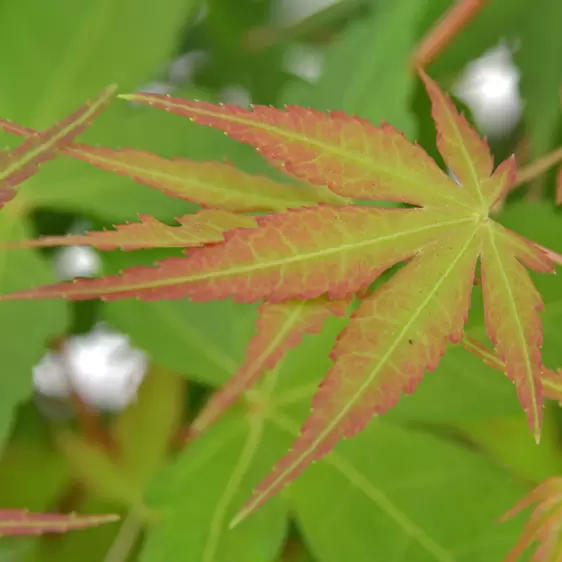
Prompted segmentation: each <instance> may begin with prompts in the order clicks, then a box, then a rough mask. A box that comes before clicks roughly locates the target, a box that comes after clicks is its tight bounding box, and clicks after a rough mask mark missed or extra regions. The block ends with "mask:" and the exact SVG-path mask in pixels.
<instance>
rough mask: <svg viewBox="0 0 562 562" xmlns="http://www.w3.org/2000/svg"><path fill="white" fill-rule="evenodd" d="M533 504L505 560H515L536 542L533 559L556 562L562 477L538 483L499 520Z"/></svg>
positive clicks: (561, 542)
mask: <svg viewBox="0 0 562 562" xmlns="http://www.w3.org/2000/svg"><path fill="white" fill-rule="evenodd" d="M533 504H537V505H536V507H535V509H534V511H533V513H532V515H531V517H530V519H529V520H528V521H527V523H526V524H525V527H524V529H523V533H522V535H521V537H520V539H519V541H518V542H517V544H516V545H515V546H514V547H513V549H512V551H511V552H510V553H509V554H508V556H507V558H505V560H504V562H517V560H519V558H520V557H521V556H522V555H523V553H524V552H525V551H526V550H527V549H528V548H529V547H530V546H531V545H532V544H533V543H535V542H536V543H538V547H537V550H536V551H535V553H534V555H533V558H532V560H533V562H559V560H560V555H561V554H562V534H561V533H560V525H561V524H562V478H560V477H555V478H549V479H548V480H546V481H544V482H542V483H541V484H539V485H538V486H537V487H536V488H535V489H534V490H533V491H532V492H531V493H530V494H529V495H528V496H526V497H525V498H523V500H521V501H520V502H519V503H518V504H517V505H516V506H515V507H513V508H512V509H510V510H509V511H508V512H507V513H506V514H505V515H504V516H503V517H502V519H501V520H502V521H506V520H507V519H511V518H512V517H515V516H517V515H518V514H519V513H520V512H521V511H523V510H524V509H527V508H529V507H530V506H531V505H533Z"/></svg>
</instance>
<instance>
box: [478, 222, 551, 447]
mask: <svg viewBox="0 0 562 562" xmlns="http://www.w3.org/2000/svg"><path fill="white" fill-rule="evenodd" d="M481 260H482V270H481V271H482V290H483V294H484V310H485V316H486V329H487V332H488V337H489V338H490V341H491V342H492V344H493V345H494V346H495V347H496V350H497V353H498V356H499V358H500V359H501V360H502V361H503V362H504V363H505V366H506V371H507V376H508V377H509V378H510V379H511V380H512V381H513V382H514V383H515V387H516V390H517V395H518V396H519V400H520V401H521V404H522V406H523V409H524V410H525V412H526V413H527V417H528V420H529V425H530V427H531V430H532V432H533V435H534V436H535V439H536V441H537V442H538V441H539V439H540V428H541V424H542V406H543V401H542V387H541V380H540V376H541V372H542V370H543V365H542V359H541V351H540V348H541V346H542V325H541V321H540V319H539V316H538V311H539V310H541V309H542V308H543V302H542V299H541V296H540V294H539V293H538V292H537V290H536V289H535V287H534V285H533V282H532V280H531V278H530V277H529V274H528V273H527V270H526V269H525V267H523V265H522V264H521V263H520V261H519V260H521V261H522V262H523V263H524V264H525V265H527V266H528V267H531V268H532V269H535V270H536V271H541V272H552V271H553V266H552V263H551V262H550V260H549V259H548V257H547V256H546V255H545V254H544V253H543V252H542V251H541V250H539V249H538V248H537V247H536V246H535V245H533V244H530V243H528V242H527V241H526V240H525V239H523V238H520V237H517V236H516V235H514V234H513V233H510V232H509V231H507V230H505V229H503V228H502V227H500V226H499V225H490V227H489V228H487V229H485V231H484V240H483V250H482V257H481Z"/></svg>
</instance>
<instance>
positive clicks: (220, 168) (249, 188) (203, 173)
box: [0, 120, 348, 212]
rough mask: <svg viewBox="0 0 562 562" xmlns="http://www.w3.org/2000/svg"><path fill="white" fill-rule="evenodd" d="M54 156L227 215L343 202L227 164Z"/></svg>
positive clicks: (141, 156)
mask: <svg viewBox="0 0 562 562" xmlns="http://www.w3.org/2000/svg"><path fill="white" fill-rule="evenodd" d="M0 129H4V130H5V131H8V132H9V133H13V134H15V135H19V136H23V137H27V138H33V136H34V135H36V134H38V133H36V132H35V131H33V129H29V128H26V127H21V126H20V125H17V124H16V123H12V122H10V121H6V120H0ZM59 151H60V152H61V153H62V154H65V155H67V156H71V157H72V158H76V159H77V160H83V161H85V162H88V163H90V164H92V165H94V166H96V167H97V168H101V169H103V170H108V171H110V172H114V173H116V174H119V175H123V176H127V177H129V178H131V179H133V180H135V181H137V182H139V183H142V184H145V185H148V186H150V187H154V188H156V189H159V190H161V191H163V192H164V193H166V194H167V195H170V196H171V197H179V198H182V199H186V200H188V201H191V202H194V203H201V204H202V205H205V206H207V207H219V208H222V209H227V210H229V211H236V212H247V211H275V210H282V209H287V208H292V207H301V206H303V205H311V204H314V203H318V202H325V203H332V204H334V205H339V204H344V203H346V202H348V201H347V200H346V199H345V198H344V197H339V196H338V195H336V194H335V193H333V192H331V191H330V190H328V189H327V188H325V187H317V186H306V185H305V186H295V185H290V184H284V183H279V182H276V181H273V180H271V179H270V178H267V177H265V176H253V175H250V174H247V173H245V172H242V171H241V170H238V169H237V168H235V167H234V166H232V165H230V164H221V163H218V162H197V161H193V160H187V159H185V158H175V159H166V158H162V157H161V156H158V155H157V154H153V153H151V152H142V151H139V150H134V149H130V148H122V149H119V150H113V149H111V148H105V147H95V146H88V145H85V144H69V145H66V144H65V146H61V147H60V148H59Z"/></svg>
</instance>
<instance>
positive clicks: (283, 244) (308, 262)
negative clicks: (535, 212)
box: [0, 205, 474, 303]
mask: <svg viewBox="0 0 562 562" xmlns="http://www.w3.org/2000/svg"><path fill="white" fill-rule="evenodd" d="M445 217H446V218H445ZM256 222H257V224H258V228H254V229H247V228H243V229H237V230H231V231H229V232H228V233H226V234H225V238H226V241H225V242H224V243H222V244H216V245H213V246H209V247H205V248H195V249H193V250H191V252H190V253H189V255H188V257H186V258H170V259H167V260H163V261H161V262H160V263H159V264H158V266H157V267H155V268H152V267H135V268H132V269H129V270H127V271H125V272H124V273H123V274H122V275H115V276H109V277H104V278H102V279H80V280H77V281H74V282H70V283H60V284H56V285H50V286H46V287H39V288H36V289H30V290H28V291H22V292H18V293H12V294H10V295H5V296H2V297H1V298H0V300H13V299H30V298H35V299H37V298H57V297H58V298H60V297H64V298H66V299H69V300H87V299H93V298H104V299H105V300H115V299H123V298H139V299H142V300H159V299H179V298H185V297H190V298H192V299H193V300H196V301H208V300H213V299H223V298H227V297H229V296H232V297H234V299H235V300H236V301H240V302H253V301H256V300H259V299H261V298H267V299H268V300H269V301H270V302H272V303H276V302H281V301H286V300H290V299H292V298H299V299H312V298H316V297H319V296H322V295H325V294H327V295H328V296H329V297H330V298H332V299H343V298H347V297H348V296H350V295H352V294H354V293H355V292H356V291H358V290H359V289H361V288H363V287H364V286H365V285H367V284H369V283H370V282H372V281H373V280H374V279H375V278H376V276H377V275H378V272H380V271H381V270H383V269H386V268H388V267H391V266H392V265H394V264H395V263H397V262H400V261H402V260H405V259H407V258H409V257H411V256H412V255H414V254H415V253H416V252H418V251H419V249H420V248H422V247H423V246H424V245H425V244H427V243H429V242H430V241H431V240H433V239H434V238H435V237H436V236H438V235H443V236H445V237H447V236H449V234H448V233H450V235H451V236H454V233H455V231H456V230H458V229H459V228H461V227H462V226H463V225H466V224H470V223H473V222H474V219H473V218H472V217H470V216H469V217H465V216H463V217H461V218H458V217H455V216H451V215H449V214H447V215H444V214H443V213H441V212H439V211H437V210H424V209H385V208H378V207H360V206H352V205H350V206H346V207H331V206H324V205H320V206H317V207H312V208H301V209H296V210H292V211H289V212H287V213H285V214H273V215H265V216H261V217H257V218H256Z"/></svg>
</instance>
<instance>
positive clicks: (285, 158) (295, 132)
mask: <svg viewBox="0 0 562 562" xmlns="http://www.w3.org/2000/svg"><path fill="white" fill-rule="evenodd" d="M121 97H123V98H125V99H128V100H131V101H133V102H136V103H146V104H149V105H151V106H153V107H156V108H159V109H164V110H166V111H169V112H171V113H177V114H179V115H185V116H187V117H190V118H191V119H192V120H193V121H195V122H196V123H200V124H202V125H209V126H211V127H215V128H217V129H221V130H223V131H225V132H226V133H227V134H228V135H229V136H230V137H232V138H234V139H236V140H239V141H241V142H244V143H246V144H250V145H252V146H255V147H256V148H257V149H258V150H259V152H260V154H261V155H262V156H264V157H265V158H267V160H269V161H270V162H271V163H272V164H274V165H275V166H277V167H278V168H281V169H282V170H283V171H284V172H286V173H287V174H289V175H291V176H294V177H297V178H300V179H304V180H306V181H308V182H310V183H312V184H314V185H327V186H328V187H329V188H330V189H332V190H333V191H335V192H336V193H339V194H340V195H343V196H345V197H353V198H355V199H371V200H384V201H403V202H407V203H412V204H414V205H424V206H436V205H440V206H444V205H452V206H454V207H458V206H461V207H462V206H463V205H465V203H466V201H465V195H464V194H463V192H462V190H461V189H459V188H458V186H457V185H456V184H455V183H454V182H453V181H452V180H450V178H448V177H447V176H446V175H445V174H444V173H443V172H442V171H441V170H440V169H439V168H438V166H437V165H436V164H435V162H434V161H433V160H431V158H429V156H428V155H427V154H426V153H425V152H424V150H423V149H422V148H421V147H419V146H417V145H413V144H411V143H410V142H408V140H407V139H406V138H405V137H404V136H403V135H402V134H400V133H398V132H397V131H395V130H394V129H393V128H392V127H391V126H390V125H387V124H383V126H382V127H381V128H377V127H375V126H374V125H372V124H371V123H369V122H368V121H366V120H364V119H360V118H358V117H349V116H347V115H346V114H345V113H343V112H341V111H332V112H330V113H328V114H325V113H321V112H319V111H316V110H313V109H305V108H303V107H298V106H288V107H286V108H285V110H284V111H282V110H280V109H275V108H272V107H264V106H254V107H253V108H252V109H251V110H248V109H244V108H241V107H238V106H233V105H212V104H210V103H206V102H197V101H189V100H182V99H178V98H172V97H169V96H162V95H157V94H142V93H140V94H131V95H127V96H121Z"/></svg>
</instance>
